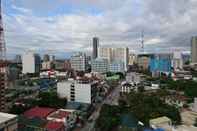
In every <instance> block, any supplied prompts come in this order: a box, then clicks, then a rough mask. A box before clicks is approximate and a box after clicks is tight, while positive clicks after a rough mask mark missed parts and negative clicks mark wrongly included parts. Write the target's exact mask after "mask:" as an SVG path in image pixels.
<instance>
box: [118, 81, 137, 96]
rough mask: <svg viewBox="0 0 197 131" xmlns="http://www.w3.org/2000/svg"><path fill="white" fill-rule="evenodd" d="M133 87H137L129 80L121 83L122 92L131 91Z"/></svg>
mask: <svg viewBox="0 0 197 131" xmlns="http://www.w3.org/2000/svg"><path fill="white" fill-rule="evenodd" d="M133 89H135V85H134V84H132V83H129V82H126V81H124V82H122V83H121V93H130V92H131V91H132V90H133Z"/></svg>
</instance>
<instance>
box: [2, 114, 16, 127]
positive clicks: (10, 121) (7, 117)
mask: <svg viewBox="0 0 197 131" xmlns="http://www.w3.org/2000/svg"><path fill="white" fill-rule="evenodd" d="M17 128H18V122H17V116H16V115H12V114H7V113H2V112H0V131H17Z"/></svg>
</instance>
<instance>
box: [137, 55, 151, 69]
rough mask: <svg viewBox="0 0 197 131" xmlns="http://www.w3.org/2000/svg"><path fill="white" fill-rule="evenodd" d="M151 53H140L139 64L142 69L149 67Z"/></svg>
mask: <svg viewBox="0 0 197 131" xmlns="http://www.w3.org/2000/svg"><path fill="white" fill-rule="evenodd" d="M149 62H150V55H144V54H142V55H138V57H137V65H138V67H139V68H140V69H142V70H148V69H149Z"/></svg>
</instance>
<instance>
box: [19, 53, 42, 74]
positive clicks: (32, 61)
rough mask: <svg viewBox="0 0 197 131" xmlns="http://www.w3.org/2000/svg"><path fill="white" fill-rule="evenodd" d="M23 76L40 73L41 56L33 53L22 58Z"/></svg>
mask: <svg viewBox="0 0 197 131" xmlns="http://www.w3.org/2000/svg"><path fill="white" fill-rule="evenodd" d="M22 65H23V70H22V72H23V74H26V73H39V71H40V56H39V55H38V54H35V53H33V52H26V53H25V54H23V56H22Z"/></svg>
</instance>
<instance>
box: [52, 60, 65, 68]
mask: <svg viewBox="0 0 197 131" xmlns="http://www.w3.org/2000/svg"><path fill="white" fill-rule="evenodd" d="M53 63H54V67H55V69H56V70H65V68H64V67H65V61H64V60H55V61H54V62H53Z"/></svg>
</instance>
